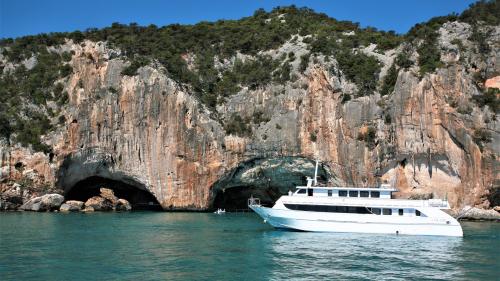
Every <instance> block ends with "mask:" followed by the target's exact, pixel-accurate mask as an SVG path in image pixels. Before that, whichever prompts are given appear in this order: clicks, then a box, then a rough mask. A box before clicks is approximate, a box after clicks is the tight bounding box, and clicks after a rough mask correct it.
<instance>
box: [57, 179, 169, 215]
mask: <svg viewBox="0 0 500 281" xmlns="http://www.w3.org/2000/svg"><path fill="white" fill-rule="evenodd" d="M139 185H140V184H137V185H132V184H129V183H125V182H122V181H118V180H111V179H107V178H103V177H99V176H93V177H89V178H86V179H84V180H82V181H79V182H78V183H76V184H75V185H74V186H73V187H72V188H71V189H69V190H67V191H66V192H65V196H64V197H65V199H66V200H79V201H83V202H85V201H87V199H89V198H91V197H92V196H98V195H99V194H100V191H99V189H100V188H103V187H105V188H109V189H111V190H113V192H114V194H115V196H116V197H118V198H123V199H126V200H128V201H129V202H130V204H131V205H132V210H134V211H136V210H148V211H161V210H163V209H162V207H161V206H160V203H159V202H158V200H156V198H155V197H154V196H153V195H152V194H151V193H150V192H149V191H147V190H145V188H140V187H138V186H139Z"/></svg>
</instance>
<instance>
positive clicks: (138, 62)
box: [121, 57, 149, 76]
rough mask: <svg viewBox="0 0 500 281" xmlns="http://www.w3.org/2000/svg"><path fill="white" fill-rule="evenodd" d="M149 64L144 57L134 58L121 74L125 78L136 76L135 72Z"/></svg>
mask: <svg viewBox="0 0 500 281" xmlns="http://www.w3.org/2000/svg"><path fill="white" fill-rule="evenodd" d="M148 63H149V60H148V59H146V58H144V57H138V58H135V59H134V60H133V61H132V62H131V63H130V65H129V66H127V67H125V68H124V69H123V70H122V72H121V74H122V75H126V76H135V75H137V70H138V69H139V68H141V67H143V66H145V65H147V64H148Z"/></svg>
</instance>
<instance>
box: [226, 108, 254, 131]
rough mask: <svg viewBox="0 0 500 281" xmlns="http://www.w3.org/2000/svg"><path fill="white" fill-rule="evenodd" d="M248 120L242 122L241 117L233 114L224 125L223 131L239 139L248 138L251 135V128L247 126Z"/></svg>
mask: <svg viewBox="0 0 500 281" xmlns="http://www.w3.org/2000/svg"><path fill="white" fill-rule="evenodd" d="M248 123H249V122H248V120H243V118H241V116H239V115H238V114H236V113H233V114H232V115H231V117H230V119H229V121H228V122H227V123H226V124H225V126H224V129H225V130H226V133H227V134H229V135H236V136H240V137H249V136H251V135H252V128H251V127H250V124H248Z"/></svg>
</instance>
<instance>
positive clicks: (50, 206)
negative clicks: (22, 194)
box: [20, 193, 64, 212]
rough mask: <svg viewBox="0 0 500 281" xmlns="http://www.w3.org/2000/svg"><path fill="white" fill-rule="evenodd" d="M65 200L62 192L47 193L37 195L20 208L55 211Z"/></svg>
mask: <svg viewBox="0 0 500 281" xmlns="http://www.w3.org/2000/svg"><path fill="white" fill-rule="evenodd" d="M63 201H64V196H62V195H61V194H56V193H54V194H45V195H43V196H40V197H35V198H33V199H30V200H28V201H27V202H26V203H24V204H23V205H22V206H21V207H20V209H21V210H24V211H35V212H43V211H53V210H57V209H58V208H59V207H60V206H61V204H62V202H63Z"/></svg>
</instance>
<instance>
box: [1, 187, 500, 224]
mask: <svg viewBox="0 0 500 281" xmlns="http://www.w3.org/2000/svg"><path fill="white" fill-rule="evenodd" d="M99 191H100V194H99V195H98V196H93V197H91V198H89V199H88V200H86V201H85V202H83V201H77V200H65V198H64V196H62V195H61V194H57V193H51V194H45V195H42V196H38V197H33V198H31V199H29V200H24V202H23V197H22V196H21V195H20V194H8V193H4V194H2V195H1V196H0V212H2V211H32V212H84V213H87V212H110V211H118V212H121V211H131V210H132V205H131V204H130V202H128V201H127V200H126V199H123V198H118V197H116V196H115V194H114V192H113V190H111V189H109V188H100V189H99ZM449 213H450V215H452V216H453V217H455V218H458V219H459V220H463V221H494V222H500V206H496V207H494V208H492V209H481V208H478V207H473V206H465V207H463V208H461V209H458V210H452V211H450V212H449Z"/></svg>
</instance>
